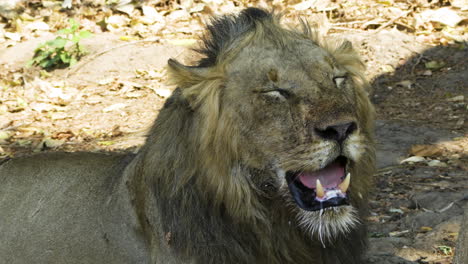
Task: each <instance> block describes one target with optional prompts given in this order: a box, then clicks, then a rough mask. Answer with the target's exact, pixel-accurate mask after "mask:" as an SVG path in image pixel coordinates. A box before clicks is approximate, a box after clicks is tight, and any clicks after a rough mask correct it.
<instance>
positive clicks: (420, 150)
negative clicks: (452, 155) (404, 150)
mask: <svg viewBox="0 0 468 264" xmlns="http://www.w3.org/2000/svg"><path fill="white" fill-rule="evenodd" d="M442 151H443V149H441V147H440V146H438V145H413V146H412V147H411V149H410V154H411V155H413V156H419V157H430V156H437V155H440V154H442Z"/></svg>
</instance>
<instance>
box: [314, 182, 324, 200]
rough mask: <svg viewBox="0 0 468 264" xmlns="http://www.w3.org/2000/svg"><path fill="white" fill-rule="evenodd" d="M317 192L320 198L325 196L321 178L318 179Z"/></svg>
mask: <svg viewBox="0 0 468 264" xmlns="http://www.w3.org/2000/svg"><path fill="white" fill-rule="evenodd" d="M315 192H316V193H317V197H318V198H322V197H324V196H325V190H324V189H323V186H322V183H320V180H319V179H317V181H316V186H315Z"/></svg>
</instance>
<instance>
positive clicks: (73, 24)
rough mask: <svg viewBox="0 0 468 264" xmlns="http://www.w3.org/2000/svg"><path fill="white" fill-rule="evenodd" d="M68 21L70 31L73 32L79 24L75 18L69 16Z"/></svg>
mask: <svg viewBox="0 0 468 264" xmlns="http://www.w3.org/2000/svg"><path fill="white" fill-rule="evenodd" d="M69 23H70V29H71V31H72V32H75V31H77V30H78V27H79V26H80V24H78V22H76V20H75V19H73V18H70V20H69Z"/></svg>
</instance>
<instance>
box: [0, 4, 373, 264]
mask: <svg viewBox="0 0 468 264" xmlns="http://www.w3.org/2000/svg"><path fill="white" fill-rule="evenodd" d="M301 25H302V26H301V29H297V28H295V27H287V26H284V25H282V24H281V19H280V15H278V14H277V13H275V12H270V11H266V10H263V9H257V8H248V9H245V10H243V11H242V12H240V13H239V14H235V15H224V16H221V17H217V18H214V19H213V20H212V21H211V23H210V24H209V25H208V26H207V31H206V33H205V35H204V36H203V37H202V42H203V44H202V45H201V47H200V48H198V49H196V50H195V52H197V53H198V54H199V55H200V58H201V59H199V60H198V61H196V62H195V63H194V65H193V66H186V65H183V64H181V63H180V62H178V61H176V60H174V59H170V60H169V61H168V69H169V70H168V71H169V77H170V80H172V82H173V83H174V84H176V86H177V88H176V89H175V90H174V92H173V94H172V95H171V96H170V98H168V99H167V101H166V102H165V104H164V107H163V108H162V109H161V111H160V113H159V115H158V117H157V119H156V121H155V124H154V126H153V127H152V128H151V130H150V133H149V135H148V137H147V139H146V142H145V144H144V145H143V146H142V148H141V149H140V151H139V152H138V153H137V154H136V155H125V154H105V153H101V154H98V153H50V154H41V155H36V156H31V157H22V158H15V159H11V160H8V161H4V162H3V164H2V165H1V167H0V212H1V214H0V237H1V238H2V239H1V240H0V259H2V261H4V263H158V264H168V263H169V264H171V263H203V264H207V263H212V264H219V263H265V264H267V263H268V264H275V263H278V264H279V263H281V264H284V263H316V264H319V263H327V264H329V263H346V264H350V263H362V258H361V255H362V253H363V251H364V250H365V245H366V228H365V222H364V217H365V216H366V212H367V200H368V192H369V189H370V187H371V175H372V174H373V171H374V156H375V151H374V140H373V120H374V110H373V107H372V105H371V103H370V101H369V99H368V90H367V85H366V81H365V78H364V77H363V75H362V72H363V68H364V66H363V63H362V62H361V61H360V59H359V57H358V55H357V53H356V52H355V51H354V49H353V47H352V45H351V44H350V42H347V41H337V40H326V39H324V38H321V37H320V36H319V34H318V33H316V30H315V29H314V28H312V27H311V26H309V24H308V23H307V22H304V21H303V22H302V23H301Z"/></svg>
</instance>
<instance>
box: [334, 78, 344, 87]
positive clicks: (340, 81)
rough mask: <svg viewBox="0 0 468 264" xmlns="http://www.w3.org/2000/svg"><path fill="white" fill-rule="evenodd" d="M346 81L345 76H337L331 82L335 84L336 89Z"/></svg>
mask: <svg viewBox="0 0 468 264" xmlns="http://www.w3.org/2000/svg"><path fill="white" fill-rule="evenodd" d="M345 81H346V76H337V77H335V78H333V82H335V85H336V87H341V85H342V84H343V83H344V82H345Z"/></svg>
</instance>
